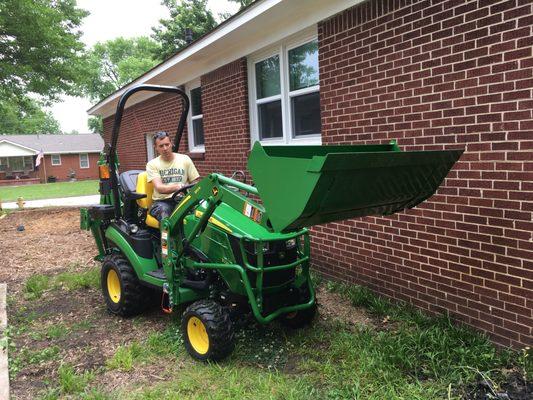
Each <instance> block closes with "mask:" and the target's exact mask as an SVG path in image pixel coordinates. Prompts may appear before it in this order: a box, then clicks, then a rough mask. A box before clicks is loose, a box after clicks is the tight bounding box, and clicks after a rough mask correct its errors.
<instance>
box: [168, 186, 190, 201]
mask: <svg viewBox="0 0 533 400" xmlns="http://www.w3.org/2000/svg"><path fill="white" fill-rule="evenodd" d="M194 185H196V184H195V183H189V184H188V185H184V186H182V187H180V188H179V189H178V190H176V191H175V192H174V193H173V194H172V197H171V199H172V200H173V201H174V202H175V203H179V202H180V201H181V197H179V195H180V194H184V193H185V192H186V191H188V190H189V189H190V188H192V187H193V186H194Z"/></svg>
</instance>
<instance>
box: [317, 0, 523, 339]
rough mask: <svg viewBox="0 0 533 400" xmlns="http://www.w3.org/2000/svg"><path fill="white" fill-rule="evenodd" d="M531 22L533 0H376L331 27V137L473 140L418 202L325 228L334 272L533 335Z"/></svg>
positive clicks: (325, 257)
mask: <svg viewBox="0 0 533 400" xmlns="http://www.w3.org/2000/svg"><path fill="white" fill-rule="evenodd" d="M532 26H533V5H532V3H531V1H530V0H511V1H495V0H491V1H483V0H479V1H477V0H476V1H457V0H448V1H439V0H433V1H406V0H401V1H399V0H389V1H387V0H385V1H377V0H372V1H369V2H365V3H363V4H361V5H359V6H356V7H354V8H352V9H350V10H347V11H345V12H343V13H342V14H339V15H337V16H335V17H334V18H332V19H330V20H327V21H324V22H322V23H320V24H319V26H318V31H319V63H320V95H321V107H322V127H323V131H322V140H323V142H324V143H325V144H333V143H335V144H345V143H378V142H379V143H384V142H386V141H388V140H390V139H398V141H399V144H400V146H401V147H403V148H404V149H407V150H434V149H455V148H464V149H466V150H465V153H464V155H463V156H462V158H461V160H460V162H459V163H458V164H457V165H456V167H455V168H454V169H453V171H452V172H451V173H450V174H449V175H448V178H447V179H446V181H445V183H444V184H443V185H442V186H441V188H440V189H439V190H438V192H437V194H436V195H435V196H433V197H432V198H431V199H429V200H428V201H426V202H424V203H423V204H421V205H419V206H418V207H416V209H412V210H408V211H406V212H403V213H400V214H396V215H394V216H390V217H386V218H373V217H372V218H370V217H367V218H363V219H358V220H351V221H346V222H344V223H336V224H328V225H325V226H322V227H318V228H316V229H315V230H314V233H315V235H314V237H313V244H314V249H315V251H314V260H315V263H316V264H317V266H319V268H320V270H321V271H322V272H323V273H324V274H325V275H327V276H329V277H332V278H335V279H342V280H347V281H350V282H357V283H360V284H364V285H367V286H369V287H370V288H371V289H373V290H375V291H376V292H378V293H380V294H383V295H386V296H389V297H391V298H394V299H399V300H405V301H408V302H411V303H412V304H414V305H416V306H418V307H420V308H422V309H425V310H428V311H430V312H443V311H449V312H451V313H452V314H453V315H454V316H455V317H457V318H459V319H460V320H463V321H464V322H466V323H468V324H470V325H472V326H474V327H476V328H479V329H481V330H484V331H486V332H487V333H488V334H489V335H490V336H491V337H492V339H493V340H494V341H496V342H497V343H500V344H502V345H505V346H509V345H512V346H523V345H532V344H533V339H532V327H533V315H532V310H533V237H532V231H533V223H532V211H533V152H532V150H533V132H532V130H533V117H532V108H533V100H532V87H533V57H532V45H533V35H532ZM362 190H364V188H362Z"/></svg>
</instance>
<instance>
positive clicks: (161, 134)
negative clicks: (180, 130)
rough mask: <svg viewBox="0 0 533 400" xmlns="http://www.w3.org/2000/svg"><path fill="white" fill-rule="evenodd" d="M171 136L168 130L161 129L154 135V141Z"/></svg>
mask: <svg viewBox="0 0 533 400" xmlns="http://www.w3.org/2000/svg"><path fill="white" fill-rule="evenodd" d="M166 137H167V138H170V136H169V135H168V133H167V132H165V131H159V132H157V133H156V134H155V135H154V143H155V142H156V141H157V140H160V139H164V138H166Z"/></svg>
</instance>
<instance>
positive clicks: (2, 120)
mask: <svg viewBox="0 0 533 400" xmlns="http://www.w3.org/2000/svg"><path fill="white" fill-rule="evenodd" d="M31 133H44V134H47V133H62V132H61V128H60V125H59V122H57V121H56V120H55V119H54V117H53V116H52V114H51V113H50V112H48V111H43V109H42V104H40V103H39V102H38V101H36V100H33V99H30V98H29V97H25V96H19V97H18V100H16V101H15V100H0V134H8V135H14V134H19V135H22V134H31Z"/></svg>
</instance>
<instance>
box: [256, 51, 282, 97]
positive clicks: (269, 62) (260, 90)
mask: <svg viewBox="0 0 533 400" xmlns="http://www.w3.org/2000/svg"><path fill="white" fill-rule="evenodd" d="M255 81H256V86H257V98H258V99H262V98H264V97H270V96H275V95H277V94H280V84H279V56H274V57H270V58H267V59H266V60H263V61H261V62H258V63H257V64H255Z"/></svg>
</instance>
